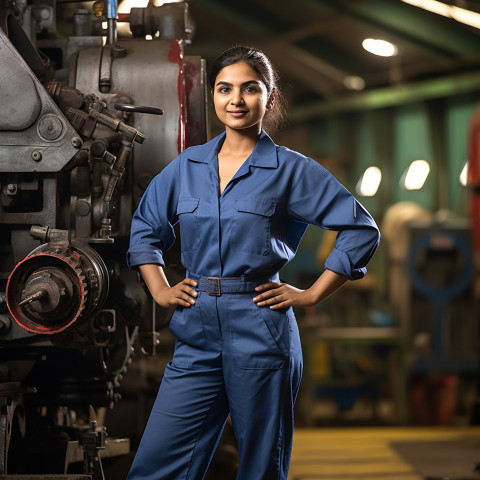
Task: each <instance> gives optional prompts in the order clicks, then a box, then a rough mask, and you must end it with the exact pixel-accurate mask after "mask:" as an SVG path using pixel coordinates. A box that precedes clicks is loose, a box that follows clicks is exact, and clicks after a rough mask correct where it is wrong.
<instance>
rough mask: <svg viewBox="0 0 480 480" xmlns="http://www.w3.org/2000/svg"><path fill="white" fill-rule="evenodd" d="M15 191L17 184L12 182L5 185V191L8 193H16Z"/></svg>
mask: <svg viewBox="0 0 480 480" xmlns="http://www.w3.org/2000/svg"><path fill="white" fill-rule="evenodd" d="M16 191H17V186H16V185H15V184H14V183H9V184H8V185H7V192H8V193H16Z"/></svg>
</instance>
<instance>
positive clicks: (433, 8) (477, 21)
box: [402, 0, 480, 28]
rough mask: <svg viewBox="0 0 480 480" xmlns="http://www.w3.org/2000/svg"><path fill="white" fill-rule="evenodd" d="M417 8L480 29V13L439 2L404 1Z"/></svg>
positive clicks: (430, 0) (434, 0)
mask: <svg viewBox="0 0 480 480" xmlns="http://www.w3.org/2000/svg"><path fill="white" fill-rule="evenodd" d="M402 2H405V3H408V4H410V5H413V6H415V7H419V8H423V9H424V10H428V11H429V12H433V13H436V14H438V15H442V16H444V17H448V18H453V20H456V21H457V22H461V23H464V24H465V25H470V26H471V27H475V28H480V13H477V12H472V11H470V10H466V9H465V8H460V7H455V6H453V5H447V4H445V3H443V2H438V1H437V0H402Z"/></svg>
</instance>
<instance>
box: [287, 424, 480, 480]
mask: <svg viewBox="0 0 480 480" xmlns="http://www.w3.org/2000/svg"><path fill="white" fill-rule="evenodd" d="M465 437H474V438H479V440H480V427H421V428H417V427H401V428H390V427H385V428H318V429H296V430H295V434H294V437H293V452H292V460H291V464H290V473H289V476H288V479H289V480H314V479H318V480H349V479H365V480H367V479H368V480H387V479H391V480H423V477H422V476H420V475H419V474H418V472H416V471H415V469H414V467H413V466H412V465H410V464H408V463H407V462H405V461H404V460H403V458H402V457H401V456H400V455H398V454H397V453H396V452H395V450H394V449H393V448H392V447H391V443H392V442H397V441H408V440H411V441H422V440H424V441H441V440H454V439H455V438H458V439H460V438H465Z"/></svg>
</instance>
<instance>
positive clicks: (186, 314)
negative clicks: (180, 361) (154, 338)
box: [169, 292, 206, 347]
mask: <svg viewBox="0 0 480 480" xmlns="http://www.w3.org/2000/svg"><path fill="white" fill-rule="evenodd" d="M200 295H201V293H200V292H199V294H198V297H197V299H196V302H195V305H192V306H191V307H180V306H178V307H177V308H176V309H175V312H173V315H172V318H171V320H170V325H169V328H170V331H171V332H172V333H173V335H175V337H176V338H177V339H178V340H180V341H181V342H183V343H186V344H188V345H191V346H193V347H204V346H205V343H206V340H205V332H204V330H203V321H202V311H201V308H200Z"/></svg>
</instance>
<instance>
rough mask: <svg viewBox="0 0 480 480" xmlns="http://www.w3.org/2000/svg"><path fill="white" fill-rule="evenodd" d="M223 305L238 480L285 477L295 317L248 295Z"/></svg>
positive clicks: (296, 356)
mask: <svg viewBox="0 0 480 480" xmlns="http://www.w3.org/2000/svg"><path fill="white" fill-rule="evenodd" d="M248 300H249V301H248ZM224 307H225V308H224V310H222V311H223V313H224V315H225V316H226V317H227V319H228V322H227V323H228V329H227V330H228V344H227V345H225V348H224V371H225V386H226V391H227V395H228V399H229V406H230V415H231V418H232V424H233V428H234V432H235V437H236V439H237V444H238V448H239V452H240V466H239V470H238V475H237V480H286V479H287V474H288V467H289V463H290V454H291V446H292V436H293V407H294V404H295V400H296V397H297V393H298V388H299V385H300V379H301V374H302V355H301V348H300V339H299V336H298V329H297V326H296V321H295V318H294V316H293V314H292V312H291V311H283V312H278V311H277V312H276V311H272V310H269V309H263V310H262V309H259V308H258V307H256V306H255V305H254V304H253V302H252V300H251V299H248V298H245V299H244V302H239V299H237V298H232V299H228V300H226V301H225V302H224ZM224 340H225V336H224Z"/></svg>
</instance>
